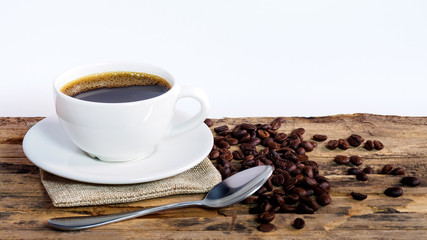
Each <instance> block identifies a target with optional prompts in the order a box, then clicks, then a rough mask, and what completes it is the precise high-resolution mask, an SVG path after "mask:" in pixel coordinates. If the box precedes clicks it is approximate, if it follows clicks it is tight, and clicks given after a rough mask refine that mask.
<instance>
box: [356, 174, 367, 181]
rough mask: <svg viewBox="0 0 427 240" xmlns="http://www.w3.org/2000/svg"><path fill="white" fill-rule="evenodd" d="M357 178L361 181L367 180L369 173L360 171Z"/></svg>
mask: <svg viewBox="0 0 427 240" xmlns="http://www.w3.org/2000/svg"><path fill="white" fill-rule="evenodd" d="M356 179H357V180H359V181H367V180H368V175H367V174H366V173H364V172H360V173H358V174H356Z"/></svg>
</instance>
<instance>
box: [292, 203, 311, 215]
mask: <svg viewBox="0 0 427 240" xmlns="http://www.w3.org/2000/svg"><path fill="white" fill-rule="evenodd" d="M296 213H298V214H313V213H314V209H313V208H311V207H309V206H307V205H305V204H303V203H298V205H297V209H296Z"/></svg>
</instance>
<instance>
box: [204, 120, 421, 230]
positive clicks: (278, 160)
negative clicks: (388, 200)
mask: <svg viewBox="0 0 427 240" xmlns="http://www.w3.org/2000/svg"><path fill="white" fill-rule="evenodd" d="M283 122H284V118H276V119H274V120H273V121H272V122H270V123H258V124H250V123H241V124H238V125H236V126H234V127H233V128H230V127H229V126H228V125H221V126H217V127H215V128H213V130H214V132H215V133H216V134H215V137H214V146H213V148H212V151H211V152H210V154H209V159H211V160H214V161H213V162H214V165H215V166H216V168H217V169H218V171H219V172H220V174H221V176H222V178H223V179H225V178H227V177H229V176H231V175H233V174H235V173H237V172H239V171H242V170H244V169H248V168H251V167H255V166H260V165H270V166H272V167H273V169H274V171H273V174H272V176H271V177H270V178H269V179H268V180H267V182H266V183H265V184H264V185H263V186H262V187H261V188H260V189H259V190H258V191H257V192H256V193H255V194H254V195H253V196H250V197H249V198H247V199H246V200H244V201H243V203H246V204H254V205H255V207H252V208H250V210H249V212H250V213H251V214H258V217H257V221H258V222H259V223H260V225H258V227H257V229H258V230H259V231H262V232H270V231H274V230H275V229H276V226H275V225H274V224H272V223H271V222H272V221H273V220H274V218H275V215H276V213H298V214H313V213H315V212H316V211H317V210H318V209H319V207H320V206H326V205H328V204H330V203H331V202H332V199H331V197H330V195H329V190H330V184H329V181H328V179H327V178H326V177H324V176H321V175H320V174H319V166H318V164H317V163H316V162H315V161H312V160H309V158H308V156H307V154H306V153H307V152H311V151H313V149H314V148H316V147H317V145H318V143H317V142H324V141H326V140H327V139H328V136H327V135H323V134H315V135H313V136H312V138H311V139H312V140H314V141H308V140H304V137H303V135H304V133H305V129H304V128H296V129H294V130H292V131H291V132H290V133H284V132H280V131H279V128H280V127H281V125H282V123H283ZM205 123H206V125H208V126H209V127H212V126H213V121H212V120H210V119H206V120H205ZM363 142H364V138H363V137H362V136H360V135H357V134H352V135H350V136H349V137H348V138H345V139H344V138H342V139H338V140H329V141H328V142H326V143H325V146H326V148H328V149H330V150H334V149H337V148H339V149H342V150H347V149H349V148H350V147H359V146H361V145H362V144H363ZM363 148H365V149H366V150H369V151H371V150H374V149H375V150H381V149H383V148H384V145H383V144H382V143H381V142H380V141H378V140H367V141H366V142H365V143H364V144H363ZM334 161H335V163H337V164H345V165H347V164H350V163H351V164H352V165H354V166H356V167H351V168H349V169H348V170H347V174H349V175H355V176H356V179H357V180H359V181H367V180H368V174H374V173H375V171H374V169H373V168H372V167H369V166H367V167H365V168H364V169H363V170H360V169H359V168H357V166H360V165H362V164H363V161H364V159H363V158H362V157H360V156H357V155H353V156H345V155H337V156H336V157H335V158H334ZM378 173H379V174H392V175H404V174H405V170H404V169H403V168H401V167H396V168H393V166H391V165H390V164H386V165H384V167H383V168H382V169H381V170H379V171H378ZM400 182H401V183H402V184H403V185H406V186H411V187H415V186H418V185H419V184H420V181H419V179H418V178H416V177H403V178H402V179H401V181H400ZM384 194H385V195H387V196H390V197H399V196H401V195H402V194H403V190H402V189H401V188H400V187H390V188H387V189H386V190H385V191H384ZM350 195H351V197H352V198H353V199H355V200H359V201H361V200H364V199H366V198H367V197H368V196H367V195H365V194H363V193H358V192H351V194H350ZM292 226H293V227H294V228H296V229H301V228H303V227H304V226H305V222H304V220H303V219H301V218H296V219H295V220H294V221H293V223H292Z"/></svg>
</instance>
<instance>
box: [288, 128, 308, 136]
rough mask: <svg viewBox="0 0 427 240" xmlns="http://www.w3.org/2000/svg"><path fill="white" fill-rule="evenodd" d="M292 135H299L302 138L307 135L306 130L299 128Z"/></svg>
mask: <svg viewBox="0 0 427 240" xmlns="http://www.w3.org/2000/svg"><path fill="white" fill-rule="evenodd" d="M291 133H298V134H299V135H300V136H302V135H304V133H305V129H304V128H297V129H294V130H292V132H291Z"/></svg>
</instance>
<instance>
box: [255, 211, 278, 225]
mask: <svg viewBox="0 0 427 240" xmlns="http://www.w3.org/2000/svg"><path fill="white" fill-rule="evenodd" d="M274 217H276V214H274V212H263V213H261V214H260V215H259V216H258V222H260V223H269V222H271V221H273V220H274Z"/></svg>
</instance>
